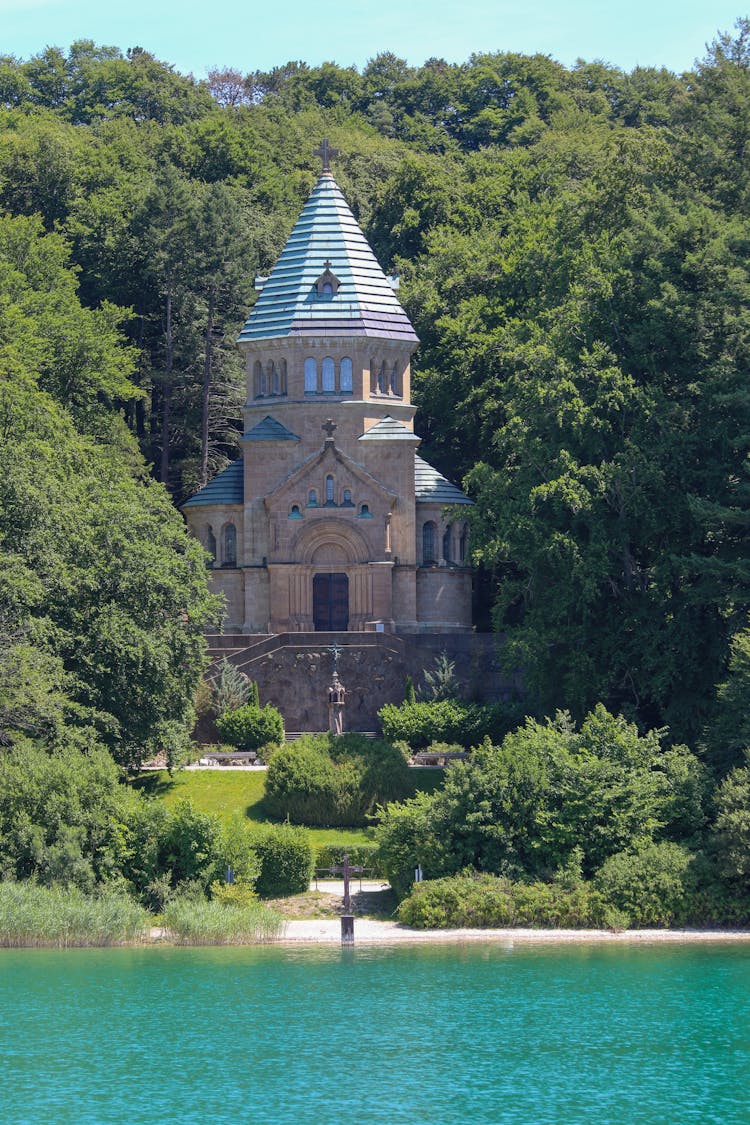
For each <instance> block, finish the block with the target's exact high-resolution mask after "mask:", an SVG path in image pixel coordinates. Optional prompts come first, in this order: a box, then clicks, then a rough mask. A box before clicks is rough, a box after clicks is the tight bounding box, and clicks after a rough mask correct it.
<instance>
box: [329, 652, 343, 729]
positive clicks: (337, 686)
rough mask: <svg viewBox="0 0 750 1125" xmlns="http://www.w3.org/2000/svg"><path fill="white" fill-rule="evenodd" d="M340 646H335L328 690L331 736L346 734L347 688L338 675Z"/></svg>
mask: <svg viewBox="0 0 750 1125" xmlns="http://www.w3.org/2000/svg"><path fill="white" fill-rule="evenodd" d="M338 656H339V652H338V646H337V645H335V644H334V646H333V677H332V678H331V686H330V687H329V689H328V729H329V730H330V732H331V734H336V735H339V734H343V733H344V707H345V705H346V688H345V687H344V685H343V684H342V682H341V680H340V679H339V673H338Z"/></svg>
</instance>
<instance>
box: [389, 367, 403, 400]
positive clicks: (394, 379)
mask: <svg viewBox="0 0 750 1125" xmlns="http://www.w3.org/2000/svg"><path fill="white" fill-rule="evenodd" d="M391 394H394V395H400V394H401V390H400V387H399V377H398V364H396V363H394V365H393V369H392V371H391Z"/></svg>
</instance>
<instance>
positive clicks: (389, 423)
mask: <svg viewBox="0 0 750 1125" xmlns="http://www.w3.org/2000/svg"><path fill="white" fill-rule="evenodd" d="M358 440H359V441H412V442H414V444H415V445H418V444H419V438H418V437H417V435H416V434H415V433H414V431H413V430H407V428H406V426H404V425H402V423H401V422H397V421H396V419H395V418H391V416H390V414H386V416H385V418H381V419H380V421H379V422H376V423H375V425H374V426H370V429H369V430H365V432H364V433H363V434H362V436H361V437H360V438H359V439H358Z"/></svg>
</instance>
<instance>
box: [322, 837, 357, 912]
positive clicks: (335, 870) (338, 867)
mask: <svg viewBox="0 0 750 1125" xmlns="http://www.w3.org/2000/svg"><path fill="white" fill-rule="evenodd" d="M327 870H328V871H330V872H331V874H332V875H343V876H344V910H345V911H346V913H347V914H348V913H349V911H350V909H351V905H352V900H351V896H350V894H349V876H350V875H356V874H357V873H359V874H360V875H361V874H362V872H363V871H364V867H358V866H357V865H356V864H353V863H350V862H349V856H348V855H347V853H346V852H344V854H343V856H342V857H341V863H337V864H335V865H334V866H333V867H329V868H327Z"/></svg>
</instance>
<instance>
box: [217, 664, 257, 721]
mask: <svg viewBox="0 0 750 1125" xmlns="http://www.w3.org/2000/svg"><path fill="white" fill-rule="evenodd" d="M211 689H212V690H211V696H212V704H213V709H214V711H215V713H216V714H217V715H223V714H224V712H225V711H233V710H235V709H236V708H238V707H244V706H245V704H246V703H252V702H254V703H255V705H256V706H257V704H258V700H257V698H256V699H255V700H253V698H252V694H251V693H252V688H251V682H250V680H249V679H248V678H247V676H246V675H245V673H244V672H240V670H239V668H238V667H237V665H236V664H232V662H231V660H227V658H226V656H224V657H222V659H221V660H220V661H219V664H218V665H217V668H216V673H215V675H213V676H212V677H211Z"/></svg>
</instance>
